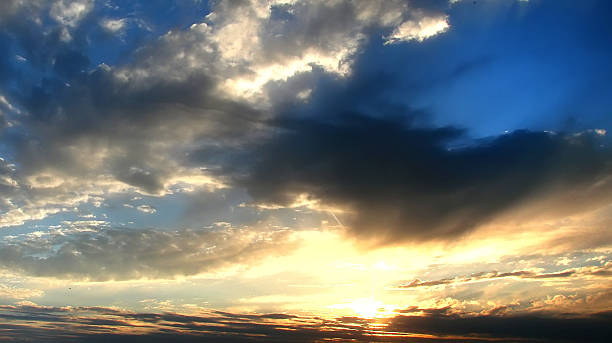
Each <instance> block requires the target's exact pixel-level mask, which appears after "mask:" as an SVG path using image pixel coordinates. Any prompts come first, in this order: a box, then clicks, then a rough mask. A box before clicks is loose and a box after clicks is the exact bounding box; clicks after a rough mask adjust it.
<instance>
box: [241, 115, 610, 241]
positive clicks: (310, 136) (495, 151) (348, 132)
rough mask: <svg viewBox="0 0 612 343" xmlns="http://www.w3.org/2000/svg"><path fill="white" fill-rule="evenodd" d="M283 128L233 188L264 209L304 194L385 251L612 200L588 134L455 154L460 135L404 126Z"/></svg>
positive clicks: (515, 137)
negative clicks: (506, 219)
mask: <svg viewBox="0 0 612 343" xmlns="http://www.w3.org/2000/svg"><path fill="white" fill-rule="evenodd" d="M277 125H278V131H277V132H278V134H277V135H275V136H273V137H272V138H271V139H270V140H268V141H266V142H265V143H262V144H260V145H258V146H257V147H256V148H253V149H252V150H249V152H250V155H249V156H251V157H252V158H251V161H252V163H251V165H250V166H249V167H247V168H246V171H244V170H243V171H242V174H240V175H238V176H236V180H237V181H236V182H238V183H239V184H241V185H243V186H245V187H246V188H247V189H248V191H249V193H250V194H251V195H252V196H253V197H254V198H255V199H256V201H258V202H262V203H271V204H279V205H290V204H291V203H292V202H293V201H294V199H295V198H296V197H298V196H300V195H304V194H305V195H307V196H308V197H310V198H311V199H313V200H316V201H319V202H320V203H321V204H322V205H323V206H328V207H331V208H337V209H341V210H343V211H344V212H346V213H349V214H347V215H345V217H347V219H348V220H347V223H348V226H349V228H350V230H351V232H352V233H353V234H355V235H356V236H358V237H360V238H362V239H372V240H373V241H375V242H378V243H398V242H401V241H405V240H409V239H410V240H427V239H451V238H453V237H456V236H458V235H461V234H463V233H465V232H467V231H469V230H471V229H474V228H476V227H478V226H479V225H481V224H484V223H486V222H488V221H491V220H494V219H496V218H497V217H498V216H501V215H502V214H504V213H506V212H507V211H509V210H512V209H513V208H515V207H518V206H519V205H525V206H527V205H526V204H530V205H533V204H534V203H536V204H538V203H539V204H545V205H542V206H540V207H535V208H538V209H542V211H543V212H542V213H537V215H551V214H563V215H568V214H570V213H572V212H575V211H580V210H584V209H585V208H589V207H597V206H602V204H605V203H606V202H607V201H610V200H611V199H610V197H609V194H610V186H611V184H610V181H611V178H610V162H611V161H612V155H611V152H610V150H609V149H607V148H600V147H599V144H598V143H597V139H598V135H596V134H593V133H591V132H584V133H579V134H564V133H547V132H529V131H517V132H514V133H510V134H506V135H501V136H498V137H492V138H490V139H488V140H484V141H476V142H472V143H469V144H468V145H463V146H456V143H455V145H453V142H457V141H458V140H459V139H462V138H463V135H462V132H461V131H460V130H457V129H454V128H439V129H420V128H412V127H411V126H410V124H409V123H406V120H405V119H398V118H374V117H366V116H361V115H353V114H349V115H334V113H330V114H328V116H327V117H322V118H320V119H312V118H310V119H295V120H292V119H286V120H278V121H277ZM569 199H572V202H567V201H568V200H569ZM532 215H536V214H532Z"/></svg>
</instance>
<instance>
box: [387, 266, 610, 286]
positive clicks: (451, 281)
mask: <svg viewBox="0 0 612 343" xmlns="http://www.w3.org/2000/svg"><path fill="white" fill-rule="evenodd" d="M610 276H612V262H608V263H606V264H605V265H603V266H590V267H581V268H571V269H566V270H561V271H558V272H551V273H542V272H536V271H533V270H518V271H512V272H498V271H492V272H480V273H474V274H472V275H469V276H461V277H455V278H447V279H440V280H431V281H421V280H419V279H415V280H413V281H411V282H409V283H407V284H401V285H399V286H398V287H399V288H416V287H431V286H439V285H453V286H454V285H460V284H465V283H471V282H479V281H490V280H498V279H504V278H516V279H530V280H548V281H551V280H559V281H567V280H571V279H573V278H584V277H601V278H608V277H610Z"/></svg>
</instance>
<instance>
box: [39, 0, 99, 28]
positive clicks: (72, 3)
mask: <svg viewBox="0 0 612 343" xmlns="http://www.w3.org/2000/svg"><path fill="white" fill-rule="evenodd" d="M93 5H94V1H93V0H68V1H67V0H57V1H55V2H54V3H53V4H52V5H51V9H50V11H49V15H50V16H51V18H53V19H54V20H56V21H58V22H59V23H61V24H62V25H66V26H69V27H74V26H76V25H77V24H78V23H79V21H81V20H82V19H83V18H84V17H85V16H86V15H87V14H88V13H89V12H90V11H91V9H92V8H93Z"/></svg>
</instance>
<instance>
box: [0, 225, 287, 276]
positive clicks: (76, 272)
mask: <svg viewBox="0 0 612 343" xmlns="http://www.w3.org/2000/svg"><path fill="white" fill-rule="evenodd" d="M293 244H295V242H293V241H292V240H291V236H290V234H289V233H288V232H285V231H273V232H255V231H249V230H239V229H223V230H221V229H216V230H214V229H201V230H183V231H156V230H151V229H129V230H128V229H106V228H95V227H81V228H79V229H73V230H55V231H48V232H45V233H41V234H37V235H26V236H18V237H16V238H14V239H11V240H8V239H7V240H5V241H4V242H3V243H2V244H0V266H2V267H4V268H7V269H9V270H14V271H17V272H22V273H25V274H28V275H33V276H46V277H55V278H60V279H75V280H91V281H106V280H129V279H141V278H145V279H156V278H174V277H177V276H185V275H195V274H199V273H203V272H210V271H215V270H218V269H220V268H223V267H228V266H235V265H250V264H253V263H257V262H258V261H259V259H260V258H261V257H263V256H268V255H274V254H278V253H281V252H283V251H288V250H287V249H289V248H290V247H292V246H293Z"/></svg>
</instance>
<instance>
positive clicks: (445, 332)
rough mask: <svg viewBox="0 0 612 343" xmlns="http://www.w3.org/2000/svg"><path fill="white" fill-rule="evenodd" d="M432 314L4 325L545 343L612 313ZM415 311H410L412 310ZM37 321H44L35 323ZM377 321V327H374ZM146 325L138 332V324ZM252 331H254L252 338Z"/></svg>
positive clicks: (18, 329) (92, 315) (592, 326)
mask: <svg viewBox="0 0 612 343" xmlns="http://www.w3.org/2000/svg"><path fill="white" fill-rule="evenodd" d="M411 311H412V312H417V311H421V312H425V315H422V316H415V315H399V316H396V317H394V318H391V319H389V320H382V321H381V322H376V321H375V320H368V319H362V318H353V317H341V318H331V319H322V318H316V317H306V316H294V315H288V314H283V313H268V314H256V313H254V314H239V313H229V312H222V311H214V310H210V311H205V312H201V313H199V314H180V313H170V312H167V313H139V312H133V311H125V310H121V309H116V308H105V307H51V306H40V305H36V304H34V303H21V304H18V305H14V306H6V305H5V306H1V307H0V318H2V319H3V323H2V324H0V325H1V327H2V328H4V329H8V330H6V331H5V332H6V333H7V335H8V337H10V338H19V337H24V336H27V337H29V338H32V339H36V341H39V342H56V341H68V342H70V341H85V340H86V341H88V342H98V341H104V342H106V341H111V340H112V341H113V342H124V341H126V342H127V341H129V342H141V341H142V342H145V341H146V342H164V341H169V340H171V341H173V342H198V341H201V340H203V339H204V340H223V341H224V342H271V341H273V342H276V341H278V342H287V341H291V342H311V341H319V340H347V341H348V340H350V341H353V342H372V341H378V340H380V341H383V340H384V341H385V342H424V341H427V342H430V341H431V342H457V341H469V342H487V341H490V339H491V338H496V339H502V340H504V341H516V340H521V339H526V340H537V341H542V342H556V341H558V340H560V339H563V340H564V341H567V342H604V341H605V340H606V338H607V337H608V334H609V325H610V320H611V319H610V313H609V312H604V313H597V314H592V315H587V316H575V315H571V314H567V315H565V316H554V315H550V314H539V315H534V314H521V315H514V316H496V315H475V316H474V315H472V316H468V315H466V314H451V313H449V312H448V311H447V310H446V309H443V308H442V309H412V310H411ZM405 313H410V312H408V311H407V312H405ZM31 321H36V322H37V323H38V324H41V323H44V324H45V325H28V322H31ZM372 324H376V325H372ZM136 328H138V331H137V332H136V331H135V329H136ZM246 334H248V336H246Z"/></svg>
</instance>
